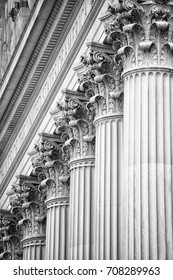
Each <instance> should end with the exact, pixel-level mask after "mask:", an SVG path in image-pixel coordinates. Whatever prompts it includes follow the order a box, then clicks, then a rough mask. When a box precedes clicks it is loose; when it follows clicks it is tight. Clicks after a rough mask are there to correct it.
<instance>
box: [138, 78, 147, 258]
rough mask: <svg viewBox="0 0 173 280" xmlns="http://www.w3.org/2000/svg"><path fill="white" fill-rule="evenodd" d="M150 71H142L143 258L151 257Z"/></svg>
mask: <svg viewBox="0 0 173 280" xmlns="http://www.w3.org/2000/svg"><path fill="white" fill-rule="evenodd" d="M148 87H149V84H148V73H146V74H145V73H141V84H140V88H141V104H140V106H141V128H140V129H141V146H142V149H141V162H142V161H143V163H144V164H143V165H142V173H141V176H142V178H141V242H142V244H141V259H142V260H146V259H149V213H148V209H149V176H148V171H149V167H148V157H149V142H148V131H149V116H148V115H149V112H148V110H149V108H148V102H149V101H148V98H149V96H148Z"/></svg>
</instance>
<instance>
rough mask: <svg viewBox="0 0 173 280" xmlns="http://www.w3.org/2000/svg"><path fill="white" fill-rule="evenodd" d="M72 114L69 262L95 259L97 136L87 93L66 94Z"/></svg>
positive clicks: (67, 145) (67, 149)
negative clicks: (88, 110)
mask: <svg viewBox="0 0 173 280" xmlns="http://www.w3.org/2000/svg"><path fill="white" fill-rule="evenodd" d="M64 96H65V100H66V108H68V110H67V115H68V125H67V127H68V136H69V137H68V138H69V139H68V140H66V142H65V144H64V146H63V151H64V153H70V163H69V165H70V214H69V215H70V224H69V228H70V244H69V246H70V252H69V259H72V260H91V259H95V244H94V230H95V210H94V208H95V184H94V183H95V182H94V173H95V157H94V147H95V135H94V127H93V119H92V115H91V114H88V112H87V109H86V101H87V99H86V97H85V93H84V92H82V93H81V92H73V91H70V90H66V91H64Z"/></svg>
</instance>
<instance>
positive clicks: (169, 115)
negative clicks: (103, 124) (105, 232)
mask: <svg viewBox="0 0 173 280" xmlns="http://www.w3.org/2000/svg"><path fill="white" fill-rule="evenodd" d="M172 91H173V71H172V70H171V69H169V68H168V69H167V68H161V67H158V68H154V67H151V68H144V69H139V70H136V71H135V70H133V71H129V72H127V73H126V74H125V75H124V96H125V99H124V157H125V180H126V182H125V186H126V212H125V213H126V217H127V220H126V226H127V228H126V233H127V238H126V242H124V250H123V251H124V258H128V259H172V258H173V228H172V227H173V225H172V206H173V205H172V161H173V144H172V136H173V98H172Z"/></svg>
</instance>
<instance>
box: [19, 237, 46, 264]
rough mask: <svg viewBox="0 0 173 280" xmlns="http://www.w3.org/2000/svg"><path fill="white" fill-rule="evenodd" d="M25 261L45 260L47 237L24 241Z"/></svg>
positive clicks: (30, 238) (31, 238)
mask: <svg viewBox="0 0 173 280" xmlns="http://www.w3.org/2000/svg"><path fill="white" fill-rule="evenodd" d="M22 245H23V260H44V259H45V236H36V237H29V238H25V239H23V240H22Z"/></svg>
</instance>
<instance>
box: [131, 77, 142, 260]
mask: <svg viewBox="0 0 173 280" xmlns="http://www.w3.org/2000/svg"><path fill="white" fill-rule="evenodd" d="M140 82H141V77H140V76H139V74H137V75H136V76H135V79H134V85H133V86H134V87H135V89H134V91H135V90H136V91H137V92H140ZM140 104H141V95H140V94H137V95H136V97H135V96H134V112H135V114H134V146H135V151H134V163H135V164H134V169H135V172H134V174H135V176H134V232H135V233H134V234H135V238H134V258H135V259H137V260H140V259H141V165H140V162H141V158H140V157H141V150H140V146H141V143H140V141H141V131H140V129H141V108H140ZM136 114H137V116H138V117H136ZM136 186H139V187H136Z"/></svg>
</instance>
